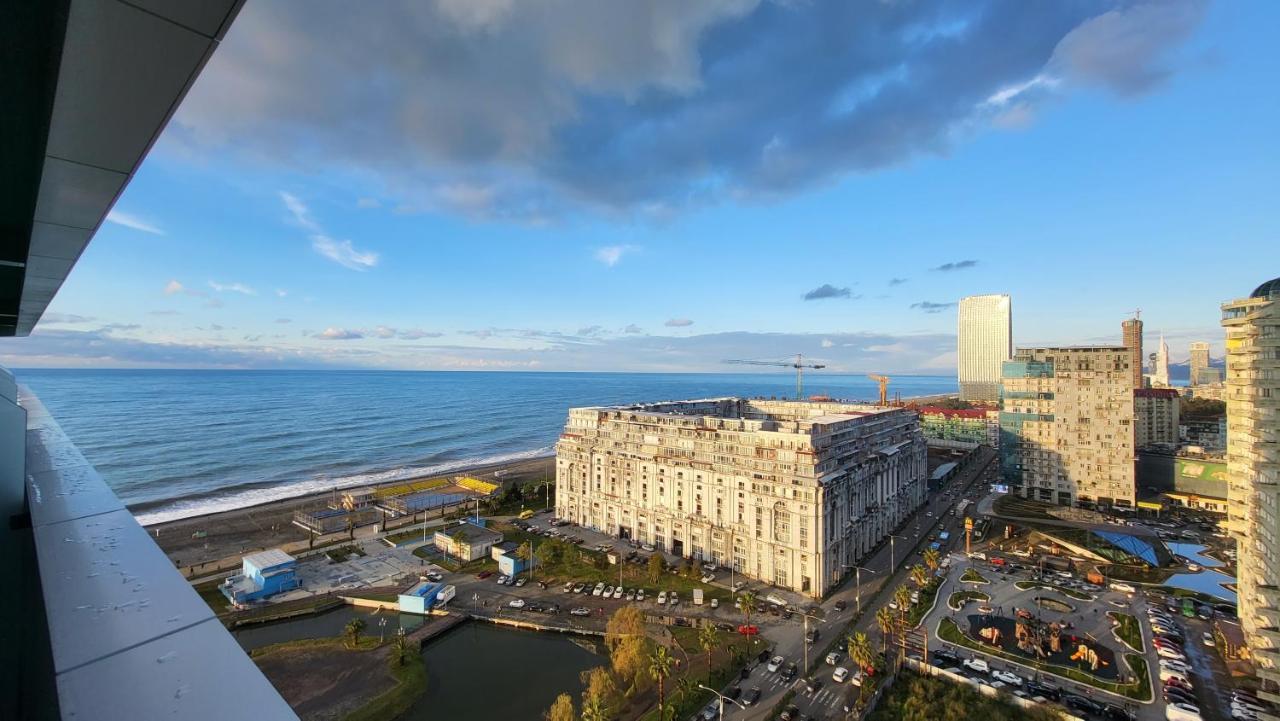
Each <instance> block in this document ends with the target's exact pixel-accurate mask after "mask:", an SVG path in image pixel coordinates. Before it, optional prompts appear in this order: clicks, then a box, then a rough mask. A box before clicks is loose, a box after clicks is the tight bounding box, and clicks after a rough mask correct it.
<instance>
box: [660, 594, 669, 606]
mask: <svg viewBox="0 0 1280 721" xmlns="http://www.w3.org/2000/svg"><path fill="white" fill-rule="evenodd" d="M666 603H667V592H666V591H658V605H659V606H665V605H666Z"/></svg>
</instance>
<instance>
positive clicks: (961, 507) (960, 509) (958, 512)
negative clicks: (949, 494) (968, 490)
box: [951, 498, 973, 517]
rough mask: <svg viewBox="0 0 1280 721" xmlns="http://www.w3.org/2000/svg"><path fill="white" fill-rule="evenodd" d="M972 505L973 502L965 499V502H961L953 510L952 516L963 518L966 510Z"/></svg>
mask: <svg viewBox="0 0 1280 721" xmlns="http://www.w3.org/2000/svg"><path fill="white" fill-rule="evenodd" d="M971 503H973V502H972V501H970V500H969V499H968V498H966V499H964V500H963V501H960V502H959V503H957V504H956V507H955V508H952V509H951V515H953V516H957V517H959V516H963V515H964V512H965V509H967V508H968V507H969V505H970V504H971Z"/></svg>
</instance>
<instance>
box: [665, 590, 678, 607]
mask: <svg viewBox="0 0 1280 721" xmlns="http://www.w3.org/2000/svg"><path fill="white" fill-rule="evenodd" d="M677 603H680V597H679V596H677V595H676V592H675V591H672V592H671V595H670V596H667V605H668V606H674V605H676V604H677Z"/></svg>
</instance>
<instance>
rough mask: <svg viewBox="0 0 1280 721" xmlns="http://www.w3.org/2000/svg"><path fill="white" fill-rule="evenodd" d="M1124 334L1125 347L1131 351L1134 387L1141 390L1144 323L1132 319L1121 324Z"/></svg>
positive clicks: (1130, 361)
mask: <svg viewBox="0 0 1280 721" xmlns="http://www.w3.org/2000/svg"><path fill="white" fill-rule="evenodd" d="M1120 328H1121V331H1122V332H1123V334H1124V347H1125V348H1128V349H1129V355H1130V358H1129V366H1130V367H1131V368H1132V369H1133V387H1134V388H1141V387H1142V386H1143V385H1145V384H1144V383H1143V381H1142V321H1141V320H1139V319H1138V318H1136V317H1134V318H1130V319H1129V320H1126V321H1125V322H1123V323H1121V324H1120Z"/></svg>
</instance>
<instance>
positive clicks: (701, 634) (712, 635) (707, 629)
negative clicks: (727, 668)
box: [698, 623, 720, 679]
mask: <svg viewBox="0 0 1280 721" xmlns="http://www.w3.org/2000/svg"><path fill="white" fill-rule="evenodd" d="M698 645H699V646H701V647H702V650H703V651H706V652H707V678H708V679H710V678H711V652H712V651H714V650H715V647H716V646H718V645H720V634H718V633H716V627H715V626H712V625H711V624H710V623H708V624H706V625H704V626H703V627H702V628H700V629H698Z"/></svg>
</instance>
